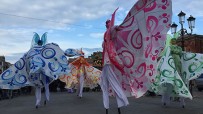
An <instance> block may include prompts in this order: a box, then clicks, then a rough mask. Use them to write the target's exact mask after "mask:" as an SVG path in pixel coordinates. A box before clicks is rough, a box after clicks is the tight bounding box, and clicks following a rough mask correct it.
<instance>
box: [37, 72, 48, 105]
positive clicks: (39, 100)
mask: <svg viewBox="0 0 203 114" xmlns="http://www.w3.org/2000/svg"><path fill="white" fill-rule="evenodd" d="M42 82H43V84H44V88H45V95H44V97H45V100H46V101H49V96H50V93H49V83H47V82H46V77H45V76H44V77H43V79H42ZM41 89H42V87H41V86H37V87H35V96H36V104H35V105H36V106H39V105H40V102H41Z"/></svg>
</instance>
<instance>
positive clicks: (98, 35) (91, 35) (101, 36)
mask: <svg viewBox="0 0 203 114" xmlns="http://www.w3.org/2000/svg"><path fill="white" fill-rule="evenodd" d="M103 36H104V33H91V34H90V37H92V38H103Z"/></svg>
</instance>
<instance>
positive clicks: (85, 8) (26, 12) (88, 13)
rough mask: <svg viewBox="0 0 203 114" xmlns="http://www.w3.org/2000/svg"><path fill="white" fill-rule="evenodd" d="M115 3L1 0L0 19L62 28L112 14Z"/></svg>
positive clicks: (105, 0) (108, 0)
mask: <svg viewBox="0 0 203 114" xmlns="http://www.w3.org/2000/svg"><path fill="white" fill-rule="evenodd" d="M115 3H116V2H115V0H88V2H87V1H84V0H68V1H67V0H59V1H57V2H56V1H55V0H43V1H42V0H35V1H27V0H13V1H7V0H1V4H0V15H1V19H0V20H1V22H3V24H2V23H1V24H2V25H3V26H7V25H9V26H23V27H44V28H55V27H59V28H61V27H64V26H67V25H71V24H73V23H74V22H77V21H79V20H93V19H98V18H100V17H103V16H105V15H110V14H111V13H112V11H113V10H114V9H115V7H116V4H115ZM19 6H21V7H19ZM7 14H9V15H7ZM2 17H3V18H2ZM29 17H31V18H29ZM46 20H47V21H46ZM48 20H49V21H48Z"/></svg>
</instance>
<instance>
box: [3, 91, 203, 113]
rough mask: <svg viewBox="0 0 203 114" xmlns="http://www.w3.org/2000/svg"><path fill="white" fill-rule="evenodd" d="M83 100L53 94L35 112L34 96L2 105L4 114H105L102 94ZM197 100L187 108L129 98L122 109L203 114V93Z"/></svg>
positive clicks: (88, 94)
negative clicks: (49, 99) (164, 105)
mask: <svg viewBox="0 0 203 114" xmlns="http://www.w3.org/2000/svg"><path fill="white" fill-rule="evenodd" d="M83 96H84V97H83V98H82V99H79V98H78V97H76V94H75V93H73V94H69V93H66V92H58V93H51V101H50V102H48V104H47V105H46V106H41V107H39V108H38V109H35V107H34V104H35V103H34V102H35V97H34V96H33V95H26V96H18V97H16V98H13V99H11V100H1V101H0V114H105V110H104V108H103V103H102V94H101V92H85V93H84V95H83ZM194 96H195V98H194V99H193V100H187V101H186V108H185V109H183V108H181V106H180V104H179V103H178V102H172V103H171V104H170V105H169V106H168V107H163V106H162V104H161V102H160V99H161V97H160V96H156V97H142V98H139V99H134V98H129V102H130V105H129V106H127V107H124V108H122V109H121V112H122V114H203V92H194ZM110 103H111V104H110V107H111V108H110V109H109V114H117V107H116V101H115V98H111V99H110Z"/></svg>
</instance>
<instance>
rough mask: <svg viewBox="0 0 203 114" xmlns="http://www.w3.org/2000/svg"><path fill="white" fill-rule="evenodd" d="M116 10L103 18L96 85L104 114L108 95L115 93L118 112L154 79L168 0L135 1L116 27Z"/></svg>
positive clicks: (168, 15) (167, 22)
mask: <svg viewBox="0 0 203 114" xmlns="http://www.w3.org/2000/svg"><path fill="white" fill-rule="evenodd" d="M116 11H117V9H116V10H115V12H114V13H113V14H112V17H111V20H107V21H106V28H107V30H106V32H105V34H104V42H103V65H104V66H103V70H102V74H101V84H100V85H101V88H102V91H103V102H104V107H105V109H106V113H108V108H109V98H108V96H109V94H114V95H115V96H116V99H117V103H118V113H121V110H120V107H122V106H127V105H128V104H129V103H128V100H127V97H130V96H134V97H135V98H139V97H141V96H143V95H144V94H145V93H146V92H147V90H148V89H149V85H150V84H151V83H153V82H154V79H155V76H156V75H155V74H156V70H155V66H156V65H157V61H156V59H157V58H158V54H159V53H160V52H161V51H162V49H163V48H164V41H165V39H166V34H167V32H168V30H169V28H170V24H171V18H172V7H171V0H164V1H163V0H138V1H137V2H136V3H135V4H134V6H133V7H132V8H131V10H130V11H129V13H128V14H127V16H126V18H125V19H124V21H123V22H122V23H121V24H120V25H119V26H114V18H115V14H116ZM110 88H111V91H109V89H110ZM109 92H110V93H109Z"/></svg>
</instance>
